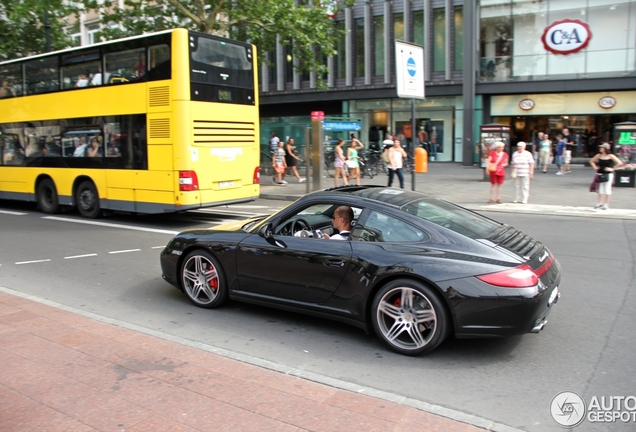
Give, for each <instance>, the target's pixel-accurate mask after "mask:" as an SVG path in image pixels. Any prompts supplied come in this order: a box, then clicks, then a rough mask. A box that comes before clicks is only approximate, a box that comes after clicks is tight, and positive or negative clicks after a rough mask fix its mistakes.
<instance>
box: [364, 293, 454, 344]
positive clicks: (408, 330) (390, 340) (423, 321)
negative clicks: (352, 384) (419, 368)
mask: <svg viewBox="0 0 636 432" xmlns="http://www.w3.org/2000/svg"><path fill="white" fill-rule="evenodd" d="M372 318H373V327H374V329H375V332H376V334H377V335H378V336H379V337H380V338H381V339H382V341H383V342H384V343H385V344H386V345H388V346H389V348H391V349H392V350H394V351H396V352H398V353H400V354H406V355H417V354H422V353H425V352H429V351H431V350H433V349H434V348H435V347H437V346H438V345H439V344H440V343H441V342H442V341H443V340H444V338H445V337H446V335H447V333H448V325H447V313H446V310H445V308H444V305H443V304H442V302H441V300H440V299H439V297H438V295H437V294H436V293H435V292H434V291H433V290H432V289H430V288H429V287H427V286H425V285H423V284H421V283H419V282H416V281H410V280H396V281H393V282H390V283H389V284H387V285H386V286H384V287H383V288H382V289H381V290H380V291H379V292H378V293H377V294H376V296H375V298H374V301H373V310H372Z"/></svg>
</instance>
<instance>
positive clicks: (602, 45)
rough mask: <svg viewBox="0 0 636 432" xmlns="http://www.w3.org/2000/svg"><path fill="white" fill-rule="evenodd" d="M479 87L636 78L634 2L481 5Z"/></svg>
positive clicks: (496, 0) (521, 0)
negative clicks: (495, 83)
mask: <svg viewBox="0 0 636 432" xmlns="http://www.w3.org/2000/svg"><path fill="white" fill-rule="evenodd" d="M480 4H481V7H480V48H481V53H482V58H481V64H480V80H481V81H511V80H512V81H514V80H541V79H567V78H570V77H577V78H597V77H610V76H625V75H636V0H612V1H611V2H610V1H606V0H587V1H575V0H546V1H536V0H482V1H481V2H480Z"/></svg>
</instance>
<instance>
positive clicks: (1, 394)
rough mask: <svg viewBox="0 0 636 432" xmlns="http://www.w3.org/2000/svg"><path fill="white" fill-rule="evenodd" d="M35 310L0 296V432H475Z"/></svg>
mask: <svg viewBox="0 0 636 432" xmlns="http://www.w3.org/2000/svg"><path fill="white" fill-rule="evenodd" d="M44 303H45V301H43V302H37V301H34V300H32V299H27V298H24V297H23V296H18V295H13V294H11V291H10V290H8V289H6V288H2V287H0V365H1V367H0V430H2V431H3V432H14V431H15V432H18V431H19V432H23V431H37V432H42V431H64V432H69V431H148V432H160V431H170V432H174V431H215V432H216V431H233V432H236V431H259V432H266V431H365V432H370V431H383V432H386V431H418V432H420V431H428V432H431V431H440V432H453V431H462V432H478V431H481V430H484V429H481V428H478V427H475V426H472V425H469V424H467V423H465V422H460V421H456V420H451V419H449V418H447V417H442V416H439V415H435V414H431V413H429V412H425V411H424V410H420V409H416V408H414V407H411V406H408V403H404V402H403V401H400V400H397V401H395V402H390V401H388V400H387V398H384V399H380V398H376V397H372V396H368V395H365V394H360V393H359V392H360V391H361V390H358V393H356V392H353V391H348V390H343V389H340V388H337V387H335V386H334V387H332V386H327V385H323V384H319V383H317V382H313V381H310V380H308V379H303V378H300V377H298V376H294V375H291V374H289V373H281V372H277V371H273V370H269V369H266V368H263V367H258V366H254V365H251V364H248V363H244V362H240V361H236V360H233V359H231V358H228V357H225V356H221V355H218V354H215V353H212V352H209V351H208V350H205V349H204V348H205V347H199V348H197V347H193V346H188V345H193V343H192V342H191V341H189V342H190V343H189V344H180V343H176V342H172V341H169V340H166V339H164V338H159V337H155V336H152V335H148V334H144V333H141V332H138V331H135V330H131V329H128V328H125V327H123V326H118V325H113V324H111V323H105V322H100V321H98V320H95V319H92V318H89V317H86V316H82V315H83V314H79V313H73V312H72V311H69V310H66V309H67V308H64V307H55V306H54V305H48V304H44ZM208 348H210V347H208ZM351 386H353V385H351ZM394 398H397V397H395V396H394ZM422 404H423V405H427V404H424V403H422ZM428 408H429V409H428V411H434V410H436V409H437V410H439V412H441V413H442V414H444V415H446V416H450V417H455V418H457V417H460V419H462V420H466V421H467V422H470V423H473V424H480V425H483V426H484V428H487V429H491V430H502V431H506V430H512V428H508V427H506V426H503V425H498V424H495V423H491V422H488V421H487V420H484V419H481V418H478V417H474V416H471V415H468V414H463V413H459V412H457V411H452V410H448V409H445V408H442V407H436V406H433V405H428Z"/></svg>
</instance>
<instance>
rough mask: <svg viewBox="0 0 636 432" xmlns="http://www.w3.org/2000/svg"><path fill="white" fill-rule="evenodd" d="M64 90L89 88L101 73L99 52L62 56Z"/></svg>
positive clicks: (83, 52)
mask: <svg viewBox="0 0 636 432" xmlns="http://www.w3.org/2000/svg"><path fill="white" fill-rule="evenodd" d="M61 72H62V88H63V89H70V88H77V87H88V86H89V85H91V84H92V83H93V81H94V78H96V75H97V74H99V73H101V67H100V65H99V51H98V50H95V49H93V50H90V51H82V52H80V53H71V54H65V55H62V68H61Z"/></svg>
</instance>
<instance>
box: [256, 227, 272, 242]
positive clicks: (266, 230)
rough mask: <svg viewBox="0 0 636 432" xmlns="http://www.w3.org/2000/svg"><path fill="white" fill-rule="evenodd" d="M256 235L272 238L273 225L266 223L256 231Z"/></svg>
mask: <svg viewBox="0 0 636 432" xmlns="http://www.w3.org/2000/svg"><path fill="white" fill-rule="evenodd" d="M258 235H260V236H261V237H263V238H266V239H268V238H272V237H273V236H274V227H273V226H272V224H271V223H268V224H266V225H265V226H264V227H263V228H261V230H260V231H259V232H258Z"/></svg>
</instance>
